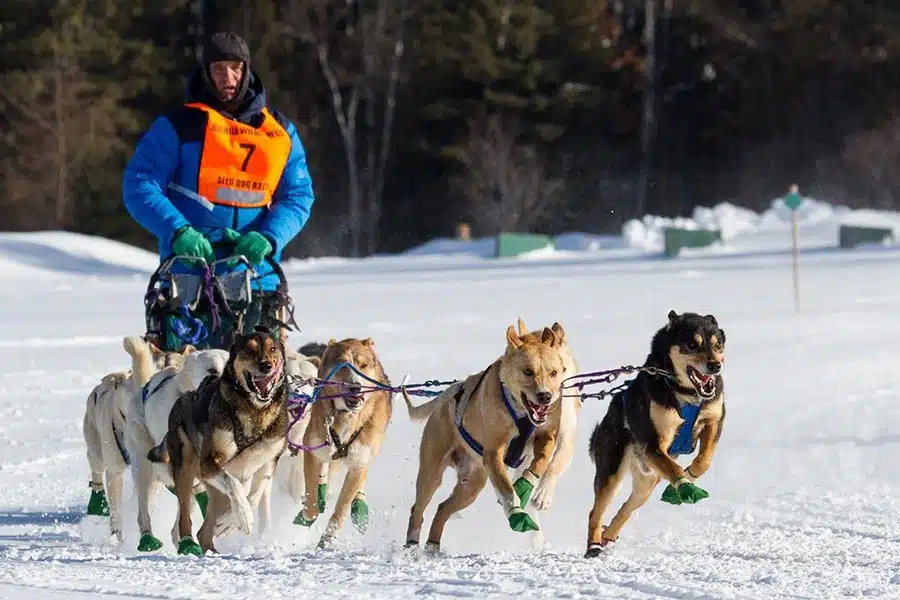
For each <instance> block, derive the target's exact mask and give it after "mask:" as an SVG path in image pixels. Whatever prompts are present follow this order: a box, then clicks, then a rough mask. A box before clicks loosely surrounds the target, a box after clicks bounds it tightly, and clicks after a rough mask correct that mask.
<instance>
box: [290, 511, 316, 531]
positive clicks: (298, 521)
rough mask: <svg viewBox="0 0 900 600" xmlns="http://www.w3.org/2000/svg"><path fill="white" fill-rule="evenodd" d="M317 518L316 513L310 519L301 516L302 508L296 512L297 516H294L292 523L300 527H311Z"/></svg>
mask: <svg viewBox="0 0 900 600" xmlns="http://www.w3.org/2000/svg"><path fill="white" fill-rule="evenodd" d="M318 518H319V515H316V516H315V517H313V518H312V519H307V518H306V517H305V516H303V510H302V509H301V510H300V512H298V513H297V516H296V517H294V525H300V526H302V527H312V524H313V523H315V522H316V519H318Z"/></svg>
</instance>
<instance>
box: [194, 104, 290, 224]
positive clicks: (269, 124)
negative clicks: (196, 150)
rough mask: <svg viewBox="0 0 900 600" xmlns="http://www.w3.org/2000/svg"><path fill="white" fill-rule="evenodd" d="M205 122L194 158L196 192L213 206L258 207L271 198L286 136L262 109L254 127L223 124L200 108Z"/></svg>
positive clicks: (284, 161)
mask: <svg viewBox="0 0 900 600" xmlns="http://www.w3.org/2000/svg"><path fill="white" fill-rule="evenodd" d="M187 106H189V107H191V108H197V109H200V110H203V111H206V114H207V116H208V121H207V124H206V132H205V134H204V139H203V151H202V154H201V155H200V170H199V173H198V176H197V192H198V193H199V194H200V195H201V196H203V197H204V198H205V199H206V200H208V201H209V202H212V203H213V204H221V205H225V206H236V207H241V208H259V207H262V206H269V204H271V203H272V194H273V193H275V188H276V187H277V186H278V181H279V180H280V179H281V174H282V173H283V172H284V168H285V166H286V165H287V161H288V156H289V155H290V153H291V137H290V135H288V132H287V131H285V129H284V127H282V126H281V125H280V124H279V123H278V121H277V120H276V119H275V117H273V116H272V113H270V112H269V111H268V109H266V108H264V109H263V115H264V119H263V123H262V125H261V126H260V127H259V128H253V127H250V126H249V125H245V124H243V123H239V122H237V121H232V120H230V119H226V118H225V117H223V116H222V115H221V114H219V113H218V112H216V111H214V110H213V109H211V108H210V107H208V106H206V105H205V104H200V103H197V102H193V103H190V104H187Z"/></svg>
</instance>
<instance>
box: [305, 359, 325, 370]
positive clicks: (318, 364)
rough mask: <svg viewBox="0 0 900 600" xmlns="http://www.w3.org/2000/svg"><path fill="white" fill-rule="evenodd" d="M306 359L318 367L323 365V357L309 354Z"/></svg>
mask: <svg viewBox="0 0 900 600" xmlns="http://www.w3.org/2000/svg"><path fill="white" fill-rule="evenodd" d="M306 360H308V361H309V362H311V363H312V364H314V365H315V366H316V368H317V369H318V368H320V367H321V366H322V359H321V358H319V357H318V356H307V357H306Z"/></svg>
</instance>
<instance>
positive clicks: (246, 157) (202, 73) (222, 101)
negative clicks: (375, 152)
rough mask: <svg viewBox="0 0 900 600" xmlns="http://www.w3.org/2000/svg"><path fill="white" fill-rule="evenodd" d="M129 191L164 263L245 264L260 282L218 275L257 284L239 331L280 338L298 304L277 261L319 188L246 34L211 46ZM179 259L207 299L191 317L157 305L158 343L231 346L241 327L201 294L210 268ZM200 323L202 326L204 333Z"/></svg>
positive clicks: (128, 180) (128, 181)
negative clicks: (257, 68) (273, 103)
mask: <svg viewBox="0 0 900 600" xmlns="http://www.w3.org/2000/svg"><path fill="white" fill-rule="evenodd" d="M122 188H123V189H122V195H123V199H124V203H125V207H126V208H127V210H128V212H129V213H130V214H131V216H132V217H133V218H134V219H135V220H136V221H137V222H138V223H139V224H140V225H141V226H142V227H144V228H145V229H147V230H148V231H150V232H151V233H152V234H153V235H155V236H156V237H157V239H158V247H159V255H160V259H161V261H162V260H165V259H166V258H167V257H170V256H172V255H178V256H190V257H197V258H202V259H204V260H205V261H206V262H207V263H208V264H211V263H213V261H216V260H219V259H225V258H228V257H232V256H233V257H239V256H244V257H246V259H247V261H249V263H251V264H252V266H253V269H254V270H255V271H256V273H257V275H258V277H254V278H252V279H249V278H248V276H247V270H246V266H245V265H243V264H241V263H239V262H238V261H236V260H233V261H228V262H223V263H218V264H217V265H216V269H215V274H216V276H217V278H218V276H219V275H220V274H222V273H224V274H225V276H228V275H234V274H237V275H238V276H240V277H243V278H244V279H245V280H249V281H250V282H251V284H250V285H247V286H244V287H246V288H247V289H248V292H247V293H246V296H249V298H248V299H247V302H246V304H247V308H246V310H245V312H242V313H241V317H240V320H239V321H238V323H239V324H240V325H242V326H241V327H237V329H241V330H243V331H244V332H247V331H252V330H253V328H254V327H255V326H257V325H263V326H267V327H270V328H272V329H274V330H276V331H281V329H282V328H283V327H284V326H285V325H286V324H285V322H284V320H285V319H284V318H283V315H284V314H285V311H284V310H282V309H284V308H285V307H286V306H287V307H288V309H290V307H289V304H290V298H285V297H284V296H285V295H286V294H279V293H276V290H278V289H279V286H278V284H279V276H278V273H277V271H276V269H274V268H273V266H272V264H270V262H274V263H276V264H278V262H279V261H280V259H281V254H282V251H283V250H284V247H285V246H286V245H287V244H288V242H290V241H291V240H292V239H293V238H294V237H295V236H296V235H297V234H298V233H299V232H300V231H301V230H302V229H303V227H304V225H305V224H306V221H307V219H309V216H310V211H311V209H312V205H313V202H314V195H313V187H312V180H311V178H310V174H309V170H308V168H307V164H306V152H305V150H304V147H303V143H302V142H301V140H300V137H299V135H298V133H297V129H296V127H295V126H294V124H293V123H292V122H291V121H289V120H288V119H286V118H285V117H284V116H283V115H282V114H280V113H279V112H278V111H277V110H275V109H269V108H267V105H266V92H265V89H264V87H263V84H262V82H261V81H260V78H259V75H258V74H256V73H255V72H253V71H252V70H251V68H250V51H249V49H248V47H247V44H246V42H245V41H244V40H243V39H241V38H240V37H239V36H237V35H235V34H233V33H217V34H215V35H213V36H212V37H211V38H210V39H209V41H208V42H207V43H206V44H205V46H204V48H203V52H202V56H201V59H200V65H199V66H198V67H197V69H196V70H195V71H194V72H193V73H192V74H191V75H190V77H189V79H188V83H187V90H186V102H185V104H184V105H183V106H180V107H179V108H177V109H175V110H174V111H173V112H171V113H169V114H167V115H165V116H161V117H158V118H157V119H156V120H155V121H154V122H153V124H152V125H151V127H150V129H149V130H148V131H147V132H146V133H145V134H144V136H143V137H142V138H141V140H140V142H139V143H138V146H137V148H136V150H135V153H134V155H133V156H132V157H131V159H130V161H129V163H128V165H127V167H126V169H125V175H124V178H123V186H122ZM176 263H177V264H173V266H172V272H173V273H175V272H176V269H177V272H178V273H187V274H188V275H190V274H191V273H193V274H197V273H199V274H200V276H197V281H198V282H200V283H198V285H199V286H200V287H199V288H197V291H196V294H195V293H194V290H191V295H192V296H193V295H196V297H197V299H198V300H197V301H196V302H193V303H191V304H190V305H191V307H192V310H191V313H192V314H186V313H182V314H179V313H177V312H174V311H173V310H172V307H171V304H169V305H165V303H162V302H147V307H148V308H147V314H148V332H147V333H148V339H150V338H152V339H153V341H155V342H156V343H157V345H159V346H160V347H161V348H163V349H165V350H177V349H179V348H181V347H182V346H183V345H184V344H185V343H193V344H194V345H195V346H197V347H198V348H207V347H209V348H224V349H227V348H228V347H229V345H230V343H231V339H232V338H233V333H234V332H233V331H231V330H230V329H229V327H230V326H232V325H233V322H228V321H227V317H228V315H224V316H222V315H213V314H212V313H214V312H219V309H220V308H221V306H219V303H218V302H216V301H215V300H214V299H213V298H214V297H213V296H210V295H208V294H207V295H206V296H204V295H203V294H202V293H201V292H202V290H203V289H204V288H203V285H204V284H205V285H206V288H205V289H206V290H207V291H208V290H209V288H210V287H211V286H209V281H208V280H207V281H205V282H204V280H203V277H202V275H203V273H204V269H203V263H201V262H199V261H197V262H192V261H188V260H181V259H179V260H178V261H176ZM176 287H178V286H176ZM183 287H184V286H180V287H179V289H180V290H182V291H180V292H179V293H185V292H183V289H182V288H183ZM225 287H226V288H227V286H225ZM241 287H242V286H241V284H240V282H239V283H238V284H237V285H236V286H232V289H237V290H239V291H238V292H236V294H237V295H240V289H241ZM167 289H168V288H167ZM220 289H221V286H220ZM182 310H184V307H182ZM226 312H227V311H226ZM279 315H280V316H279ZM220 316H222V320H221V322H220V319H219V317H220ZM232 316H233V315H232ZM198 318H199V320H200V321H201V322H202V323H203V326H202V327H200V328H199V329H197V328H193V326H192V325H191V321H192V320H193V323H195V324H196V323H197V319H198ZM291 318H292V317H291ZM184 319H187V320H188V322H187V324H186V323H185V322H184ZM151 323H152V326H151ZM200 329H202V330H203V334H199V333H198V331H199V330H200ZM151 330H155V331H151Z"/></svg>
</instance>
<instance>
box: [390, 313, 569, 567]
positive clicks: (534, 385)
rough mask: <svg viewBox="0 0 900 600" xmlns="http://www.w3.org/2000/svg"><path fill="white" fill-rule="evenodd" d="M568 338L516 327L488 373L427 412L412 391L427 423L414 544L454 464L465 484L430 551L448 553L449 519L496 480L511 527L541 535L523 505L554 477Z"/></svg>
mask: <svg viewBox="0 0 900 600" xmlns="http://www.w3.org/2000/svg"><path fill="white" fill-rule="evenodd" d="M564 334H565V332H564V330H563V328H562V325H560V324H559V323H554V324H553V328H552V329H551V328H544V329H543V330H542V331H541V335H540V337H537V336H534V335H531V334H527V335H519V334H517V333H516V331H515V329H514V328H513V327H509V328H508V329H507V331H506V341H507V345H506V350H505V352H504V353H503V355H502V356H501V357H500V358H499V359H497V360H496V361H495V362H493V363H492V364H491V365H490V366H488V367H487V368H486V369H485V370H484V371H482V372H481V373H480V374H478V375H472V376H470V377H469V378H467V379H466V380H465V381H464V382H460V383H456V384H453V385H451V386H450V387H448V388H447V389H446V390H445V391H444V392H442V393H441V395H439V396H438V397H437V398H435V399H433V400H431V401H429V402H428V403H426V404H423V405H422V406H419V407H413V406H412V403H411V402H410V401H409V398H408V395H407V394H405V392H404V398H405V399H406V402H407V408H408V409H409V412H410V418H412V419H413V420H422V419H426V418H427V422H426V423H425V428H424V430H423V432H422V442H421V445H420V447H419V472H418V476H417V478H416V499H415V502H414V503H413V505H412V508H411V509H410V516H409V526H408V528H407V532H406V547H411V546H417V545H418V544H419V537H420V532H421V528H422V522H423V520H424V513H425V509H426V508H427V506H428V504H429V503H430V502H431V499H432V498H433V496H434V493H435V492H436V491H437V489H438V488H439V487H440V485H441V481H442V479H443V474H444V471H445V470H446V469H447V467H453V468H454V469H455V470H456V476H457V482H456V486H455V487H454V488H453V491H452V493H451V494H450V497H448V498H447V499H446V500H444V501H443V502H442V503H441V504H440V505H439V506H438V509H437V512H436V513H435V516H434V520H433V521H432V523H431V530H430V532H429V534H428V541H427V545H426V547H427V549H428V550H430V551H437V550H439V549H440V544H441V537H442V535H443V532H444V526H445V525H446V523H447V520H448V519H449V518H450V517H451V516H452V515H453V514H455V513H457V512H459V511H460V510H463V509H465V508H467V507H468V506H469V505H471V504H472V503H473V502H474V501H475V499H476V498H477V497H478V495H479V494H480V493H481V490H482V489H483V488H484V486H485V484H486V483H487V481H488V479H490V481H491V485H492V486H493V488H494V490H495V491H496V493H497V495H498V496H499V500H500V504H501V506H502V508H503V512H504V514H505V516H506V518H507V521H508V522H509V527H510V528H511V529H512V530H513V531H519V532H525V531H535V530H538V526H537V524H536V523H535V522H534V520H533V519H532V518H531V516H530V515H528V514H527V513H526V512H525V511H524V510H523V507H524V506H525V504H526V503H527V502H528V500H529V497H530V496H531V494H532V492H533V490H534V487H535V485H536V484H538V483H539V481H540V479H541V477H542V476H543V475H544V474H545V473H546V471H547V468H548V465H549V464H550V460H551V457H552V455H553V452H554V449H555V446H556V437H557V435H558V431H559V423H560V410H559V401H560V397H561V389H560V385H561V383H562V380H563V359H562V356H561V355H560V351H559V346H560V341H561V340H562V339H564ZM529 445H531V446H532V447H533V450H532V452H533V456H534V458H533V459H532V460H531V461H530V463H529V464H528V467H527V469H526V470H525V472H524V474H523V476H521V477H519V478H518V479H516V481H515V483H513V482H511V481H510V477H509V474H508V472H507V468H517V467H518V466H519V465H520V462H521V461H523V460H524V454H525V452H526V448H527V446H529ZM523 464H524V463H523Z"/></svg>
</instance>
